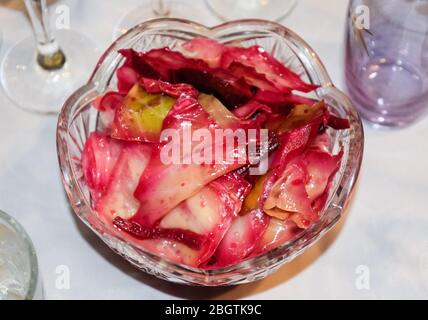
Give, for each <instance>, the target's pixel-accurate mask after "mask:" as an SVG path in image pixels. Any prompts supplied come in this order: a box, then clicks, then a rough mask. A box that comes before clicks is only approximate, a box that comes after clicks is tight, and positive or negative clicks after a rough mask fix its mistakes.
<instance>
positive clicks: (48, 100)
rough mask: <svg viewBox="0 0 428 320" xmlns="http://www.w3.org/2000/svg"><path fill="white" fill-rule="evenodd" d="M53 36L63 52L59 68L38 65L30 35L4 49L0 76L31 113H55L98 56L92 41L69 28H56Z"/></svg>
mask: <svg viewBox="0 0 428 320" xmlns="http://www.w3.org/2000/svg"><path fill="white" fill-rule="evenodd" d="M56 38H57V41H58V43H59V44H60V47H61V49H62V51H63V52H64V54H65V56H66V63H65V65H64V66H63V67H62V68H61V69H59V70H54V71H47V70H44V69H42V68H41V67H40V66H39V65H38V63H37V60H36V43H35V40H34V38H33V37H28V38H26V39H24V40H22V41H20V42H19V43H17V44H16V45H15V46H14V47H12V48H11V49H10V50H9V51H8V52H7V53H6V56H5V58H4V59H3V62H2V64H1V71H0V72H1V74H0V76H1V79H0V80H1V83H2V85H3V88H4V91H5V93H6V95H7V96H8V97H9V99H10V100H11V101H12V102H14V103H15V105H16V106H18V107H20V108H22V109H24V110H27V111H31V112H35V113H41V114H57V113H58V112H59V111H60V110H61V108H62V105H63V104H64V102H65V100H66V99H67V98H68V97H69V96H70V95H71V94H72V93H73V92H74V91H75V90H76V89H78V88H79V87H80V86H82V85H84V84H85V83H86V82H87V81H88V79H89V77H90V72H91V70H93V68H94V66H95V64H96V62H97V59H98V57H99V52H98V50H97V49H96V46H95V45H94V43H93V42H92V41H91V40H89V39H88V38H86V37H85V36H84V35H83V34H81V33H78V32H76V31H72V30H58V31H57V32H56Z"/></svg>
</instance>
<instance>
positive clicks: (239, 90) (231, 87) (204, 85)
mask: <svg viewBox="0 0 428 320" xmlns="http://www.w3.org/2000/svg"><path fill="white" fill-rule="evenodd" d="M172 78H173V82H176V83H177V82H184V83H189V84H191V85H193V86H194V87H195V88H197V89H198V90H199V91H201V92H203V93H206V94H213V95H214V96H216V97H217V98H218V99H219V100H220V101H221V102H222V103H223V104H224V105H225V106H227V107H228V108H235V107H236V106H237V105H241V104H243V103H245V102H247V101H248V100H249V99H250V98H251V96H252V95H253V93H252V92H251V89H250V87H249V86H248V84H247V83H246V82H245V81H244V80H243V79H241V78H236V77H234V76H233V75H231V74H229V73H227V72H226V71H223V70H216V71H214V70H211V71H206V70H197V69H193V68H182V69H178V70H175V71H173V72H172Z"/></svg>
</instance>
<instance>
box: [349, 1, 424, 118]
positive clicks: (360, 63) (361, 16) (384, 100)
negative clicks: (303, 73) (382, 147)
mask: <svg viewBox="0 0 428 320" xmlns="http://www.w3.org/2000/svg"><path fill="white" fill-rule="evenodd" d="M347 28H348V30H347V40H346V82H347V87H348V90H349V95H350V97H351V98H352V100H353V101H354V103H355V105H356V106H357V108H358V110H359V112H360V114H361V115H362V116H363V117H364V118H365V119H367V120H369V121H371V122H373V123H376V124H380V125H386V126H406V125H409V124H411V123H413V122H415V121H416V120H417V119H419V118H420V117H421V116H422V115H423V114H424V113H425V112H426V111H427V110H428V0H389V1H379V0H352V1H351V3H350V7H349V19H348V26H347Z"/></svg>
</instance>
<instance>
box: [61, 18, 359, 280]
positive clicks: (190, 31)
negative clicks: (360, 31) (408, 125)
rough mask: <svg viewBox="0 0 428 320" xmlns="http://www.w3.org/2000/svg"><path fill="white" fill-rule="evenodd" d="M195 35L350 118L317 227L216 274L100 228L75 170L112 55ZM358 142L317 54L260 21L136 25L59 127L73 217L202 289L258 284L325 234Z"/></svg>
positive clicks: (351, 176)
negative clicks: (281, 75)
mask: <svg viewBox="0 0 428 320" xmlns="http://www.w3.org/2000/svg"><path fill="white" fill-rule="evenodd" d="M197 36H204V37H210V38H213V39H216V40H218V41H220V42H222V43H226V44H233V45H241V46H250V45H254V44H258V45H261V46H262V47H264V48H265V49H266V50H267V51H268V52H270V53H271V54H273V55H274V56H275V57H276V58H277V59H278V60H280V61H281V62H283V63H284V64H285V65H287V66H288V67H289V68H291V69H292V70H293V71H295V72H297V73H298V74H301V75H302V77H303V79H304V80H306V81H308V82H310V83H313V84H319V85H320V88H319V89H317V90H316V92H314V93H313V94H312V97H313V98H317V99H324V100H325V101H326V102H327V103H328V104H329V105H330V107H331V110H332V112H333V113H335V114H336V115H338V116H341V117H345V118H348V119H349V120H350V124H351V127H350V129H349V130H344V131H330V133H331V134H330V135H331V137H332V144H331V151H332V152H336V151H338V149H339V148H340V147H342V148H343V151H344V157H343V159H342V163H341V168H340V170H339V171H338V173H337V174H336V177H335V180H334V183H333V186H332V188H331V190H330V195H329V200H328V202H327V204H326V206H325V208H324V210H323V212H322V215H321V218H320V220H319V221H318V222H317V223H315V224H314V225H312V226H311V227H310V228H309V229H307V230H304V231H302V232H301V233H300V234H299V235H298V237H297V238H296V239H293V240H292V241H289V242H288V243H285V244H283V245H281V246H280V247H278V248H276V249H274V250H272V251H270V252H267V253H265V254H263V255H261V256H259V257H256V258H251V259H249V260H246V261H243V262H241V263H239V264H237V265H234V266H231V267H227V268H222V269H216V270H201V269H195V268H192V267H188V266H185V265H180V264H176V263H173V262H170V261H168V260H166V259H163V258H161V257H158V256H156V255H154V254H152V253H149V252H147V251H145V249H144V248H142V247H140V246H138V245H136V244H133V243H130V242H128V241H127V240H125V239H124V238H123V237H122V235H121V233H120V231H119V230H117V229H114V228H112V227H109V226H108V225H106V224H105V223H104V222H103V221H102V220H101V219H100V218H99V217H98V214H97V213H96V212H95V211H94V210H92V208H91V198H90V195H89V190H88V188H87V187H86V186H85V184H84V181H83V174H82V169H81V165H80V159H81V153H82V150H83V145H84V143H85V141H86V139H87V137H88V136H89V134H90V133H91V132H92V131H95V130H96V129H97V127H98V126H99V121H98V119H99V117H98V112H97V110H95V108H92V107H91V105H90V104H91V102H92V101H93V100H94V99H95V98H96V97H97V96H99V95H100V94H102V93H104V92H106V91H107V90H109V89H113V88H115V87H116V78H115V71H116V69H117V68H118V67H119V66H120V64H121V63H122V61H123V58H122V56H121V55H119V54H118V53H117V51H118V50H119V49H122V48H134V49H135V50H139V51H146V50H150V49H153V48H160V47H165V46H168V47H170V48H171V49H174V48H175V47H177V46H178V45H180V44H181V43H182V42H184V41H187V40H189V39H192V38H194V37H197ZM363 141H364V139H363V128H362V124H361V120H360V118H359V116H358V114H357V112H356V110H355V109H354V107H353V106H352V105H351V103H350V101H349V99H348V98H347V97H346V96H345V95H344V94H343V93H342V92H340V91H339V90H338V89H336V88H335V87H334V85H333V84H332V82H331V80H330V77H329V76H328V74H327V72H326V70H325V68H324V66H323V64H322V63H321V61H320V60H319V58H318V56H317V55H316V54H315V52H314V51H313V50H312V49H311V48H310V47H309V46H308V45H307V44H306V43H305V42H304V41H303V40H302V39H301V38H300V37H298V36H297V35H296V34H294V33H293V32H292V31H290V30H289V29H287V28H285V27H283V26H281V25H279V24H277V23H274V22H269V21H264V20H239V21H232V22H228V23H224V24H222V25H219V26H216V27H214V28H207V27H205V26H203V25H200V24H197V23H193V22H190V21H186V20H179V19H169V18H165V19H157V20H151V21H148V22H145V23H142V24H140V25H138V26H136V27H135V28H133V29H131V30H129V31H128V32H127V33H126V34H124V35H123V36H122V37H120V38H119V39H118V40H116V41H115V42H114V43H113V44H112V45H111V46H110V48H109V49H108V50H107V51H106V52H105V53H104V54H103V56H102V57H101V59H100V61H99V62H98V65H97V66H96V68H95V71H94V72H93V74H92V76H91V78H90V80H89V82H88V83H87V84H86V85H85V86H83V87H82V88H80V89H79V90H77V91H76V92H75V93H74V94H73V95H72V96H71V97H70V98H69V99H68V100H67V101H66V102H65V104H64V107H63V109H62V111H61V113H60V115H59V120H58V128H57V148H58V157H59V163H60V167H61V172H62V179H63V183H64V186H65V189H66V191H67V194H68V197H69V200H70V204H71V206H72V208H73V209H74V211H75V213H76V214H77V215H78V216H79V218H80V219H81V220H82V221H83V222H84V223H85V224H86V225H87V226H88V227H89V228H91V229H92V230H93V231H94V232H95V233H96V234H97V235H98V236H99V237H100V238H101V239H102V240H103V241H104V242H105V243H106V244H107V245H108V246H109V247H110V248H111V249H113V250H114V251H115V252H117V253H118V254H120V255H121V256H122V257H124V258H125V259H126V260H128V261H129V262H131V263H132V264H134V265H135V266H137V267H138V268H139V269H141V270H143V271H145V272H148V273H150V274H153V275H155V276H157V277H159V278H162V279H165V280H168V281H171V282H176V283H184V284H189V285H203V286H221V285H234V284H240V283H247V282H252V281H256V280H258V279H261V278H263V277H265V276H267V275H268V274H270V273H271V272H273V271H275V270H276V269H278V268H279V267H280V266H281V265H283V264H284V263H286V262H289V261H290V260H292V259H294V258H295V257H296V256H297V255H299V254H301V253H302V252H303V251H305V250H306V249H307V248H308V247H309V246H310V245H311V244H313V243H314V242H315V241H316V240H318V239H319V238H320V237H322V236H323V235H324V234H325V233H326V232H327V231H328V230H330V229H331V228H332V227H333V225H334V224H335V223H336V222H337V221H338V220H339V218H340V217H341V215H342V214H343V212H344V209H345V207H346V204H347V203H348V200H349V198H350V196H351V193H352V190H353V187H354V185H355V182H356V179H357V177H358V173H359V169H360V166H361V160H362V154H363V144H364V142H363Z"/></svg>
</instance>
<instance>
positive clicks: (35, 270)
mask: <svg viewBox="0 0 428 320" xmlns="http://www.w3.org/2000/svg"><path fill="white" fill-rule="evenodd" d="M0 223H4V224H5V225H6V227H8V228H11V229H12V231H13V232H14V233H15V234H17V235H18V236H19V237H20V238H21V239H22V240H23V241H24V243H25V246H26V249H27V254H28V257H29V261H30V280H29V282H28V285H27V290H26V293H25V297H24V300H33V298H34V295H35V293H36V289H37V284H38V280H39V265H38V260H37V254H36V250H35V248H34V245H33V242H32V241H31V238H30V236H29V235H28V233H27V231H25V229H24V227H23V226H22V225H21V224H20V223H19V222H18V221H17V220H16V219H15V218H14V217H12V216H10V215H9V214H7V213H6V212H4V211H2V210H0Z"/></svg>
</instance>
